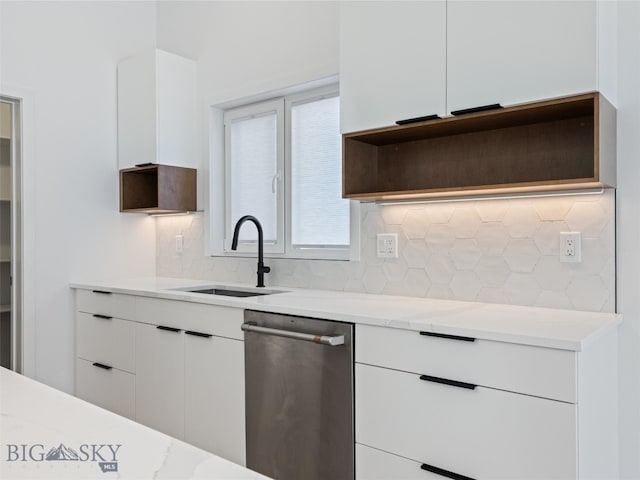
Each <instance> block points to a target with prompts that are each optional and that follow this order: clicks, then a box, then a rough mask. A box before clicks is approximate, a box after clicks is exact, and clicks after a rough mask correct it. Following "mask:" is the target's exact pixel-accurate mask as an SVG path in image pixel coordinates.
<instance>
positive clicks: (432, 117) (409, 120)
mask: <svg viewBox="0 0 640 480" xmlns="http://www.w3.org/2000/svg"><path fill="white" fill-rule="evenodd" d="M438 118H440V116H439V115H437V114H435V113H434V114H433V115H425V116H424V117H415V118H407V119H406V120H398V121H397V122H396V125H407V124H409V123H418V122H426V121H427V120H437V119H438Z"/></svg>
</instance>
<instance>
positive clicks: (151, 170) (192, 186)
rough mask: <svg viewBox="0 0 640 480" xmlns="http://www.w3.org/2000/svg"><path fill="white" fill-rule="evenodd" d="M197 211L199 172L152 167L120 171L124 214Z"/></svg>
mask: <svg viewBox="0 0 640 480" xmlns="http://www.w3.org/2000/svg"><path fill="white" fill-rule="evenodd" d="M195 210H196V170H195V169H194V168H184V167H173V166H169V165H150V166H146V167H135V168H127V169H124V170H120V211H121V212H137V213H156V214H159V213H179V212H194V211H195Z"/></svg>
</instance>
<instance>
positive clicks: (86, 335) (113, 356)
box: [76, 312, 136, 373]
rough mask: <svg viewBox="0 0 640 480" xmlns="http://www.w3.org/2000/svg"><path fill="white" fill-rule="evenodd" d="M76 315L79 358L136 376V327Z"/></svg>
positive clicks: (126, 322) (128, 322)
mask: <svg viewBox="0 0 640 480" xmlns="http://www.w3.org/2000/svg"><path fill="white" fill-rule="evenodd" d="M94 315H95V314H89V313H83V312H77V313H76V356H78V357H80V358H83V359H85V360H89V361H91V362H99V363H103V364H105V365H109V366H111V367H115V368H118V369H120V370H126V371H127V372H131V373H135V371H136V369H135V323H134V322H130V321H128V320H121V319H119V318H101V317H96V316H94Z"/></svg>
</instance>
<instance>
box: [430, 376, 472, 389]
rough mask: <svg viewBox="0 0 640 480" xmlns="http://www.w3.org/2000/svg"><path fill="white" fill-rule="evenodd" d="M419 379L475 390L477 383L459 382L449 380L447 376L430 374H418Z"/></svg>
mask: <svg viewBox="0 0 640 480" xmlns="http://www.w3.org/2000/svg"><path fill="white" fill-rule="evenodd" d="M420 380H425V381H427V382H434V383H441V384H443V385H450V386H452V387H460V388H466V389H468V390H475V388H476V387H477V385H474V384H473V383H467V382H460V381H458V380H449V379H448V378H441V377H432V376H431V375H420Z"/></svg>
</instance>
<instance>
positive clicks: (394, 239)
mask: <svg viewBox="0 0 640 480" xmlns="http://www.w3.org/2000/svg"><path fill="white" fill-rule="evenodd" d="M376 238H377V250H378V258H398V234H397V233H379V234H378V235H377V237H376Z"/></svg>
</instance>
